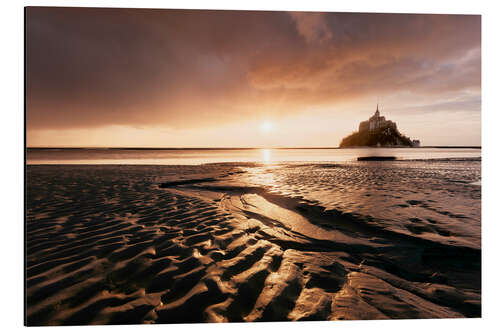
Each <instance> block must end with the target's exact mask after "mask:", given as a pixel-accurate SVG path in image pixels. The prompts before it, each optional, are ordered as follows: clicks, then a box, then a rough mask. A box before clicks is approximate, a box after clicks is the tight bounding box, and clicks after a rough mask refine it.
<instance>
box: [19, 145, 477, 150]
mask: <svg viewBox="0 0 500 333" xmlns="http://www.w3.org/2000/svg"><path fill="white" fill-rule="evenodd" d="M26 148H27V149H28V150H60V149H64V150H85V149H95V150H259V149H276V150H291V149H358V148H371V149H379V148H396V149H399V148H410V147H350V148H340V147H276V148H272V147H270V148H265V147H261V148H249V147H242V148H237V147H214V148H207V147H205V148H201V147H198V148H192V147H190V148H179V147H160V148H155V147H26ZM422 148H441V149H481V146H421V147H418V148H412V149H422Z"/></svg>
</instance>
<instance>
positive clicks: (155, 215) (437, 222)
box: [26, 162, 481, 325]
mask: <svg viewBox="0 0 500 333" xmlns="http://www.w3.org/2000/svg"><path fill="white" fill-rule="evenodd" d="M382 163H384V162H382ZM415 163H416V162H414V164H415ZM425 163H427V167H426V169H425V170H426V171H425V172H426V173H427V174H426V175H422V174H421V173H422V172H423V171H422V170H423V169H419V168H418V167H415V168H414V169H413V171H414V172H416V173H419V175H418V177H417V176H415V177H417V178H420V179H422V181H421V182H418V181H415V180H413V181H412V183H413V186H412V187H411V188H407V187H405V184H404V183H402V182H401V181H400V180H398V179H397V175H398V173H400V172H403V170H404V172H405V177H409V173H411V172H412V170H411V169H410V170H408V168H406V167H405V168H399V169H400V171H397V170H398V168H397V167H396V168H392V169H391V170H390V172H386V173H382V172H379V171H375V170H377V169H380V170H382V169H384V168H381V167H380V164H377V163H376V162H366V163H365V164H363V163H361V162H360V163H357V164H353V165H349V164H343V165H335V164H310V165H304V164H298V165H289V164H282V165H272V166H265V165H258V164H244V165H241V164H240V165H232V164H213V165H201V166H178V167H176V166H126V165H120V166H118V165H101V166H97V165H95V166H89V165H82V166H78V165H74V166H69V165H65V166H64V165H60V166H49V165H45V166H43V165H30V166H28V169H27V179H28V181H27V195H28V197H27V220H26V223H27V224H26V233H27V235H26V237H27V249H26V255H27V262H26V265H27V267H26V275H27V292H26V298H27V324H28V325H82V324H133V323H189V322H191V323H193V322H240V321H288V320H340V319H388V318H460V317H479V316H480V314H481V305H480V303H481V270H480V268H481V250H480V237H478V235H480V218H479V216H480V186H477V185H473V184H472V185H471V184H469V183H472V182H473V181H477V179H470V181H469V180H468V179H464V177H474V174H472V176H471V173H470V162H467V163H468V164H467V168H465V169H466V170H468V172H461V171H460V170H459V171H456V173H455V177H454V182H448V183H447V184H448V185H447V187H446V188H444V187H443V184H442V183H440V184H433V180H436V181H437V179H440V181H441V182H442V181H443V180H442V179H443V178H442V175H441V174H439V172H438V171H439V168H440V166H439V163H440V162H435V163H434V164H433V165H434V168H432V165H431V167H429V164H428V162H425ZM453 163H455V164H454V165H458V166H460V162H453ZM473 163H474V162H473ZM475 163H480V162H475ZM417 164H418V163H417ZM417 166H418V165H417ZM446 167H448V168H449V165H447V166H446ZM385 169H387V168H385ZM458 169H460V168H458ZM458 169H457V170H458ZM465 169H464V170H465ZM394 170H396V171H394ZM369 172H377V174H379V178H376V177H373V175H368V174H367V173H369ZM433 173H434V174H436V176H435V179H433V178H432V177H430V176H429V175H430V174H433ZM304 174H307V175H308V177H306V178H304V177H303V175H304ZM363 174H365V175H366V176H367V177H366V179H367V180H369V181H368V182H378V183H379V184H378V185H376V186H372V187H370V188H373V191H374V192H371V195H374V194H377V195H378V196H377V198H378V199H377V200H378V201H377V202H370V200H371V195H368V194H370V193H369V191H367V190H366V187H367V186H369V184H368V183H367V181H363V180H362V179H363V177H362V175H363ZM301 175H302V176H301ZM368 176H369V177H368ZM424 176H427V178H426V177H424ZM476 176H477V175H476ZM325 177H326V178H325ZM329 177H330V178H329ZM331 177H334V178H336V179H335V182H332V178H331ZM342 177H344V178H345V179H349V182H351V183H348V182H346V181H344V180H342ZM460 177H462V178H460ZM393 178H394V181H395V182H399V184H400V185H401V188H399V189H394V188H392V187H391V186H392V184H391V179H393ZM408 179H411V178H408ZM457 179H458V181H457ZM354 180H357V181H354ZM308 182H312V183H314V184H308ZM327 184H329V185H328V186H327ZM425 184H427V185H425ZM419 186H424V187H425V189H420V188H419ZM328 187H330V188H328ZM384 189H386V190H387V191H389V190H390V193H392V195H394V196H399V197H400V199H399V200H398V199H396V198H386V197H384ZM408 191H410V192H414V193H413V194H411V193H410V192H408ZM334 193H336V195H334ZM386 194H387V193H386ZM419 195H421V197H419ZM339 197H342V198H343V200H342V202H343V203H344V206H342V205H340V204H339V202H337V200H338V199H339ZM361 197H364V200H361V199H360V198H361ZM445 197H447V199H448V201H445ZM325 198H328V200H326V199H325ZM386 199H387V200H386ZM452 203H453V204H452ZM349 204H350V205H351V206H349ZM389 206H391V207H392V209H386V207H389ZM445 206H446V207H445ZM465 206H466V207H468V208H467V212H468V213H467V215H465V213H464V207H465ZM334 207H335V208H334ZM375 208H377V209H375ZM445 208H446V209H445ZM377 212H378V213H377ZM377 214H378V215H377ZM405 214H406V215H405ZM405 221H406V222H405ZM474 223H476V224H478V226H477V227H474ZM471 226H472V227H471Z"/></svg>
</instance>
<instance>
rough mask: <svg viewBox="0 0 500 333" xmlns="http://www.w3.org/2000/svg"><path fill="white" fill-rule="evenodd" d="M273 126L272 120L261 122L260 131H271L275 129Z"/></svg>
mask: <svg viewBox="0 0 500 333" xmlns="http://www.w3.org/2000/svg"><path fill="white" fill-rule="evenodd" d="M273 127H274V126H273V123H271V122H270V121H266V122H263V123H262V124H260V131H261V132H263V133H269V132H271V131H272V130H273Z"/></svg>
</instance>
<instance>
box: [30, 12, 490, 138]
mask: <svg viewBox="0 0 500 333" xmlns="http://www.w3.org/2000/svg"><path fill="white" fill-rule="evenodd" d="M26 20H27V122H28V128H30V129H43V128H77V127H97V126H105V125H111V124H120V125H131V126H132V125H133V126H143V125H144V126H165V127H182V126H188V127H189V126H195V127H196V126H204V125H211V124H217V123H220V122H224V121H231V120H237V119H244V118H246V117H251V116H254V115H256V114H257V115H258V114H261V113H264V112H267V113H273V114H289V113H293V112H299V111H301V110H302V109H303V108H304V107H306V106H314V105H317V104H324V103H335V102H337V101H342V100H352V99H355V98H358V97H361V96H364V95H370V94H389V93H396V92H398V91H409V92H412V93H415V94H422V95H423V96H426V95H436V94H442V93H450V92H451V93H453V92H457V93H458V92H460V91H463V90H475V91H478V90H479V89H480V64H481V62H480V42H481V40H480V17H479V16H459V15H391V14H337V13H286V12H237V11H192V10H186V11H184V10H137V9H135V10H129V9H82V8H28V9H27V15H26Z"/></svg>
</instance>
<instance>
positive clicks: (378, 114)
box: [375, 103, 380, 117]
mask: <svg viewBox="0 0 500 333" xmlns="http://www.w3.org/2000/svg"><path fill="white" fill-rule="evenodd" d="M375 116H377V117H380V112H379V111H378V103H377V111H375Z"/></svg>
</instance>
